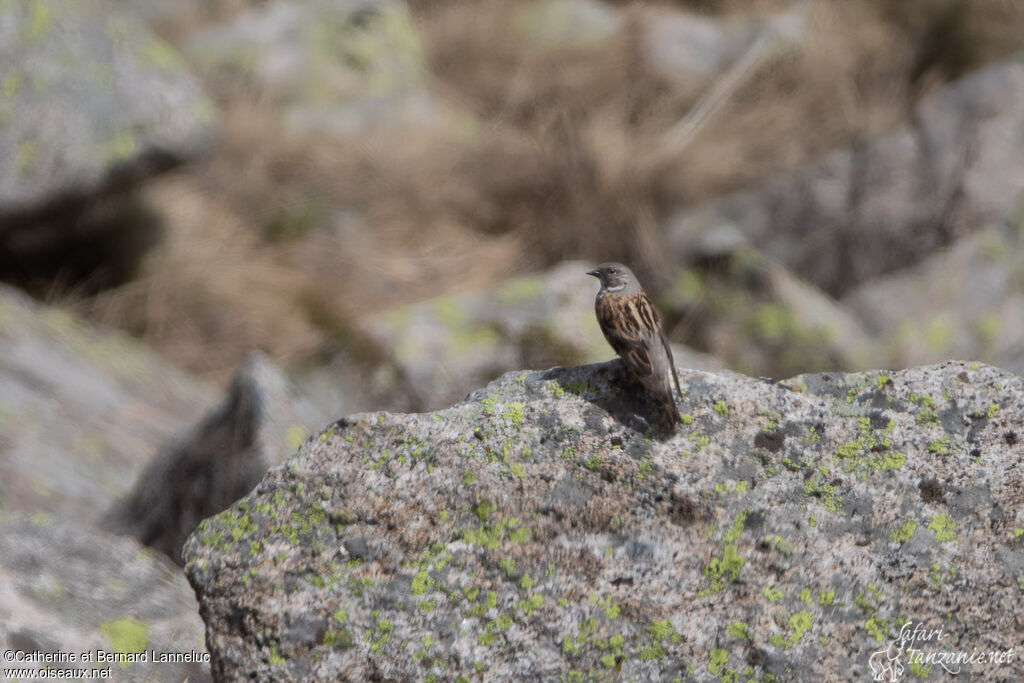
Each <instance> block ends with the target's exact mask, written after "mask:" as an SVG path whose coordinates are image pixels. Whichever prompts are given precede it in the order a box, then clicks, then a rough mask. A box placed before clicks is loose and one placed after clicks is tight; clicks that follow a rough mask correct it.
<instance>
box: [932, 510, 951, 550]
mask: <svg viewBox="0 0 1024 683" xmlns="http://www.w3.org/2000/svg"><path fill="white" fill-rule="evenodd" d="M928 528H929V529H930V530H931V531H933V532H934V533H935V540H936V541H938V542H939V543H945V542H947V541H955V540H956V523H955V522H954V521H953V520H952V519H950V518H949V515H946V514H939V515H934V516H933V517H932V519H931V521H930V522H928Z"/></svg>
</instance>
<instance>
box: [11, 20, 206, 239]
mask: <svg viewBox="0 0 1024 683" xmlns="http://www.w3.org/2000/svg"><path fill="white" fill-rule="evenodd" d="M0 93H2V96H0V236H2V235H4V233H6V232H8V231H10V230H12V229H13V228H16V227H19V226H23V225H25V224H26V223H31V222H33V221H36V220H39V218H40V217H41V216H43V215H50V214H53V213H54V212H62V213H63V212H67V211H68V210H69V209H71V208H73V207H74V206H75V205H76V203H78V202H80V201H81V200H84V199H89V198H94V197H96V196H98V195H101V194H103V193H105V192H107V191H110V190H113V189H117V188H121V187H124V186H125V185H127V184H130V183H132V182H134V181H136V180H139V179H141V178H144V177H146V176H149V175H151V174H153V173H155V172H158V171H160V170H163V169H166V168H168V167H170V166H173V165H175V164H178V163H181V162H183V161H186V160H189V159H192V158H194V157H196V156H197V155H199V154H200V153H202V152H203V151H204V150H206V149H207V147H208V146H209V145H210V143H211V141H212V138H213V133H214V124H215V116H214V109H213V106H212V105H211V103H210V101H209V100H208V99H206V97H205V96H204V95H203V93H202V91H201V90H200V88H199V85H198V83H197V81H196V80H195V79H194V78H193V77H192V76H191V75H190V74H189V72H188V69H187V67H186V66H185V64H184V62H183V61H182V60H181V58H180V57H179V56H178V54H177V53H176V52H175V51H174V50H173V49H172V48H171V47H169V46H168V45H167V44H166V43H164V42H163V41H161V40H160V39H158V38H156V37H155V36H153V35H152V34H150V33H149V32H148V31H146V30H145V29H144V28H143V27H142V25H141V24H140V23H139V22H138V21H137V20H136V19H135V18H134V17H133V16H132V15H131V14H129V13H125V12H118V11H116V5H115V4H112V3H110V2H106V1H105V0H33V1H32V2H13V3H11V2H4V3H0Z"/></svg>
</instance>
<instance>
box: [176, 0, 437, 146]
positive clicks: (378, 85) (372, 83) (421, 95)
mask: <svg viewBox="0 0 1024 683" xmlns="http://www.w3.org/2000/svg"><path fill="white" fill-rule="evenodd" d="M183 49H184V50H185V53H186V55H187V56H188V57H189V59H190V60H191V61H192V62H193V63H194V64H196V65H197V66H198V67H199V68H200V69H201V70H202V71H203V73H204V74H205V76H206V78H207V79H208V80H209V81H210V82H211V83H212V85H213V87H214V88H216V89H217V90H219V91H222V92H225V93H231V92H238V91H240V90H241V91H246V92H249V93H254V94H255V95H256V96H257V97H258V98H259V99H260V101H261V102H265V103H270V104H271V105H273V106H275V107H276V108H277V109H278V111H279V112H280V114H281V117H282V119H283V123H284V124H285V126H287V127H288V128H291V129H298V130H304V131H315V132H329V133H335V134H342V135H347V134H353V133H361V132H365V131H366V130H368V129H372V128H376V127H379V126H393V125H414V124H422V123H424V122H430V121H431V120H433V118H434V117H435V116H436V115H437V114H438V112H439V106H438V105H437V103H436V102H435V101H434V99H433V98H432V97H431V96H430V94H429V93H428V91H427V87H426V86H427V71H426V65H425V63H424V57H423V52H422V48H421V46H420V41H419V37H418V36H417V35H416V33H415V30H414V28H413V25H412V19H411V17H410V15H409V10H408V8H407V7H406V5H405V3H404V2H399V1H397V0H345V1H344V2H335V1H334V0H313V1H311V2H292V1H289V0H275V1H274V2H269V3H266V4H261V6H259V7H254V8H252V9H250V10H248V11H246V12H244V13H242V14H240V15H238V16H237V17H234V18H233V19H231V20H229V21H227V22H225V23H223V24H219V25H214V26H211V27H209V28H207V29H203V30H200V31H198V32H196V33H195V34H193V35H192V36H191V37H190V38H189V39H188V41H187V42H186V44H185V46H184V48H183Z"/></svg>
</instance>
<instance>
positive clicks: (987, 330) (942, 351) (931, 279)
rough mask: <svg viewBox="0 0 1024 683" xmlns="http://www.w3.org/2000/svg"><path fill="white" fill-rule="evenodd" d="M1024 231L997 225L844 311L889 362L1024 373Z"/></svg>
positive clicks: (850, 300) (851, 300)
mask: <svg viewBox="0 0 1024 683" xmlns="http://www.w3.org/2000/svg"><path fill="white" fill-rule="evenodd" d="M1022 264H1024V225H1022V224H1021V222H1020V221H1012V222H1006V223H1003V224H994V225H990V226H988V227H986V228H984V229H982V230H980V231H978V232H977V233H975V234H973V235H970V236H968V237H965V238H963V239H961V240H958V241H957V242H956V244H954V245H952V246H951V247H950V248H949V249H944V250H941V251H938V252H936V253H935V254H933V255H932V256H930V257H928V258H927V259H926V260H925V261H923V262H921V263H919V264H917V265H916V266H914V267H912V268H907V269H904V270H902V271H900V272H898V273H893V274H891V275H888V276H886V277H882V278H878V279H877V280H874V281H872V282H868V283H865V284H864V285H862V286H860V287H857V288H856V289H854V290H853V291H852V292H850V293H849V295H847V296H846V297H844V298H843V301H842V303H843V305H844V306H845V307H846V308H847V309H848V310H850V311H853V312H854V313H856V314H857V316H858V317H860V319H861V320H863V321H864V323H865V327H866V328H868V329H869V330H871V331H872V332H873V333H874V334H875V335H877V339H878V341H877V342H876V345H877V348H878V349H879V350H880V351H881V353H880V355H881V354H882V353H884V356H883V357H884V360H885V364H886V365H888V366H890V367H902V366H904V365H906V364H907V360H908V359H914V360H915V361H924V362H935V361H937V360H940V359H942V358H949V357H954V358H978V359H981V360H984V361H985V362H988V363H992V364H993V365H997V366H999V367H1001V368H1006V369H1007V370H1010V371H1012V372H1016V373H1022V372H1024V316H1022V315H1021V311H1024V267H1022Z"/></svg>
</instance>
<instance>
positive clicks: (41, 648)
mask: <svg viewBox="0 0 1024 683" xmlns="http://www.w3.org/2000/svg"><path fill="white" fill-rule="evenodd" d="M0 651H2V652H4V654H5V655H6V654H7V652H8V651H11V652H22V653H28V654H30V655H32V654H36V653H58V652H62V653H65V654H66V655H70V654H74V655H76V656H77V657H78V658H79V659H78V660H77V661H75V662H70V661H60V662H57V663H53V664H50V665H48V666H47V665H45V664H40V663H35V662H33V663H22V662H18V661H14V662H12V661H10V660H9V659H7V657H6V656H5V657H4V659H3V667H11V666H14V667H23V666H24V667H29V668H31V669H42V668H43V667H47V668H50V669H56V670H63V671H64V672H65V675H67V672H68V670H71V669H77V668H82V667H84V668H93V667H96V668H100V669H108V670H109V671H108V672H107V673H106V675H103V676H101V677H102V679H103V680H110V681H155V680H161V681H183V680H186V679H187V680H189V681H208V680H210V671H209V664H208V659H207V658H208V654H207V652H206V648H205V646H204V644H203V624H202V621H201V620H200V619H199V614H198V613H197V611H196V606H195V601H194V598H193V596H192V592H191V591H190V590H189V587H188V584H187V583H186V582H185V579H184V577H182V576H181V572H180V570H179V569H178V568H177V567H175V566H174V565H172V564H171V563H170V562H169V561H168V560H167V559H166V558H162V557H160V556H159V555H154V554H153V553H151V552H149V551H148V550H145V549H144V548H140V547H139V546H138V545H137V544H136V543H135V542H133V541H131V540H129V539H125V538H118V537H115V536H110V535H108V534H104V533H101V532H99V531H97V530H95V529H94V528H91V527H87V526H81V525H78V524H75V523H73V522H69V521H58V520H55V519H53V518H51V517H48V516H46V515H43V514H35V515H32V516H31V517H30V516H27V515H23V514H21V513H11V512H3V511H0ZM86 652H90V653H96V652H102V653H105V655H106V656H107V657H109V656H111V655H113V654H117V653H121V654H132V653H139V652H147V653H150V654H148V655H147V659H148V661H145V662H131V663H127V662H126V663H124V664H123V665H122V664H120V663H110V662H107V663H103V662H99V661H95V660H96V659H99V657H95V658H94V661H93V662H88V663H85V662H82V660H81V656H82V654H84V653H86ZM154 652H155V653H157V654H158V655H161V656H168V655H173V654H174V653H178V654H181V655H185V656H187V657H190V658H191V659H192V660H193V661H181V662H167V661H161V662H154V661H153V659H154V657H153V655H152V653H154ZM196 660H198V661H196ZM51 676H52V673H51ZM91 677H92V678H97V677H96V676H91ZM25 678H26V679H27V678H28V677H27V676H26V677H25ZM71 678H73V679H76V680H83V679H85V678H90V676H81V675H78V676H71Z"/></svg>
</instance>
